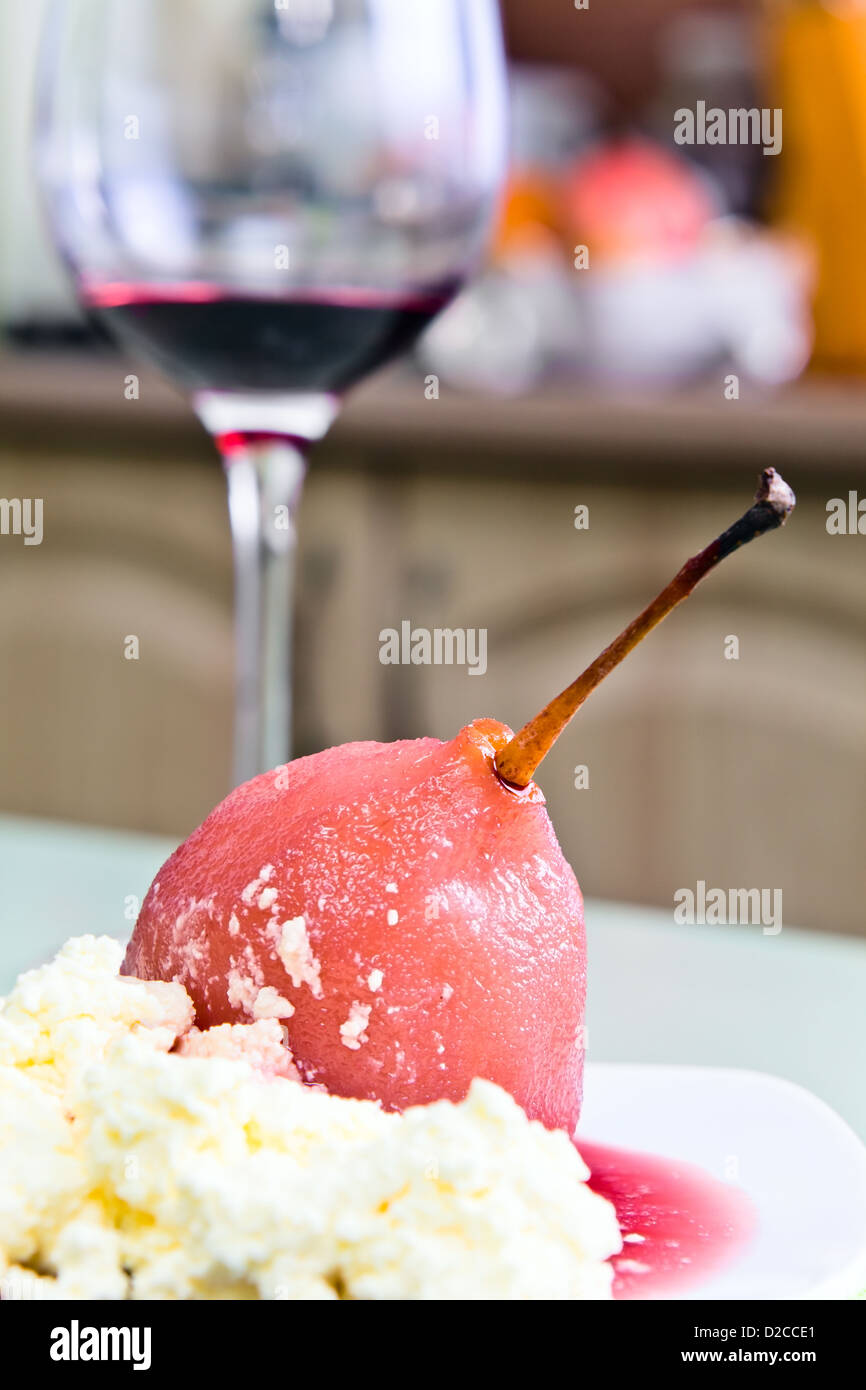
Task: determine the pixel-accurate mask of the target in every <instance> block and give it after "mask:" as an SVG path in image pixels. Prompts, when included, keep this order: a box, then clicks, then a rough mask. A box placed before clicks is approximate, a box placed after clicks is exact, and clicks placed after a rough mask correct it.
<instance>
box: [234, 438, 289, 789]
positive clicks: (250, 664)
mask: <svg viewBox="0 0 866 1390" xmlns="http://www.w3.org/2000/svg"><path fill="white" fill-rule="evenodd" d="M223 462H224V465H225V471H226V477H227V479H228V494H229V518H230V522H231V531H232V545H233V549H234V565H235V633H236V636H235V644H236V677H235V678H236V683H237V691H236V706H235V749H234V779H235V783H236V784H239V783H241V782H246V781H248V780H249V779H250V778H251V777H255V776H256V775H257V773H260V772H264V771H267V770H268V769H269V768H272V767H278V766H279V765H280V764H282V763H285V762H288V760H289V758H290V757H291V726H292V627H293V622H292V619H293V610H294V584H295V552H296V547H297V532H296V517H297V509H298V504H299V502H300V498H301V492H302V490H303V484H304V474H305V472H306V456H305V453H304V451H303V450H302V448H300V447H297V446H296V445H295V444H293V443H292V442H291V441H289V440H280V439H269V440H267V441H264V442H263V441H249V442H245V443H243V444H242V445H240V446H237V445H235V446H234V447H232V448H231V450H226V451H224V452H223Z"/></svg>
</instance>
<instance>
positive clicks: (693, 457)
mask: <svg viewBox="0 0 866 1390" xmlns="http://www.w3.org/2000/svg"><path fill="white" fill-rule="evenodd" d="M132 370H136V371H137V372H138V375H139V378H140V383H141V388H140V389H141V395H140V399H139V400H137V401H127V400H126V399H125V397H124V379H125V377H126V374H127V372H129V371H132ZM0 429H2V437H3V439H4V440H5V441H6V443H7V444H15V445H17V446H20V447H27V446H31V447H36V446H38V447H43V446H44V445H45V444H46V443H47V442H53V443H56V442H57V441H58V439H62V442H63V447H64V449H65V450H68V451H72V452H77V451H86V452H88V453H93V452H94V451H98V450H100V449H102V448H106V447H112V446H113V445H115V444H117V443H118V442H119V441H121V440H122V443H123V447H124V449H125V450H126V451H127V452H129V451H132V452H139V451H143V452H151V453H153V452H154V451H156V450H158V453H157V461H158V456H160V455H166V456H167V455H170V453H171V452H172V451H173V450H175V449H183V451H184V452H186V453H190V452H191V451H194V452H195V453H196V454H199V455H200V456H201V457H202V459H208V458H210V457H212V455H211V454H210V445H209V443H208V441H207V440H206V439H205V437H204V435H203V432H202V430H201V428H200V427H199V426H198V424H197V422H196V421H195V419H194V417H193V416H192V414H191V412H190V410H189V407H188V405H187V404H186V402H185V400H184V399H183V397H182V396H181V395H180V394H179V393H178V392H176V391H175V390H173V389H172V388H171V387H170V386H168V385H167V384H166V383H165V382H164V381H163V380H162V379H161V378H160V377H158V376H157V375H156V374H155V373H153V372H150V371H147V370H146V369H143V368H141V367H137V368H132V367H131V366H129V365H128V364H127V363H126V362H124V361H122V360H121V359H119V358H118V359H113V358H111V357H110V356H108V355H105V356H90V357H88V356H84V355H78V354H74V353H69V354H68V355H58V354H42V353H39V352H37V351H31V352H6V353H3V354H0ZM864 450H866V381H864V382H856V383H855V382H839V381H835V380H834V381H830V380H821V379H818V378H814V379H807V380H805V381H802V382H800V383H798V384H796V385H795V386H793V387H788V388H786V389H784V390H780V391H777V392H769V391H759V390H752V389H751V388H749V387H746V388H745V389H744V394H743V396H742V398H741V399H740V400H739V401H726V400H724V398H723V396H722V393H721V389H720V387H719V385H717V384H714V385H713V387H712V389H710V388H708V387H700V388H694V389H688V390H679V391H671V392H662V391H658V390H657V391H637V390H631V391H627V392H617V391H606V390H604V389H601V388H598V387H593V386H590V385H587V384H585V383H583V384H575V385H574V386H571V385H560V386H556V387H548V388H545V389H544V390H542V391H538V392H535V393H533V394H531V395H527V396H520V397H502V398H498V397H489V396H488V397H481V396H478V395H473V394H468V393H464V392H461V391H459V390H457V389H455V388H451V387H449V386H447V384H443V387H442V392H441V397H440V399H439V400H436V401H429V400H426V399H425V396H424V387H423V382H422V380H421V378H420V377H419V376H416V375H413V374H412V372H411V371H408V370H407V369H406V368H401V369H398V370H396V371H390V372H387V373H385V374H383V375H381V376H379V377H378V378H377V379H376V380H374V381H373V382H370V383H368V384H366V385H365V386H363V387H361V388H360V389H359V390H358V391H356V392H355V393H354V395H353V396H352V397H351V398H350V400H349V402H348V404H347V406H346V409H345V411H344V413H343V415H342V417H341V418H340V420H339V421H338V423H337V424H336V425H335V427H334V429H333V431H332V433H331V435H330V436H329V438H328V440H327V441H325V443H324V444H323V445H322V446H321V448H320V450H319V453H318V455H317V457H318V458H319V460H320V462H321V463H323V464H326V463H327V462H328V461H329V460H330V461H336V460H338V461H339V462H340V464H341V465H342V466H357V467H368V468H369V467H371V466H374V467H380V466H381V467H383V468H388V467H391V466H394V465H395V464H397V465H399V467H400V468H401V469H405V468H412V469H419V470H424V471H426V470H429V469H431V468H435V470H436V471H441V472H449V471H460V472H461V473H465V472H466V471H467V469H468V470H473V469H474V470H477V471H478V472H479V473H487V472H489V471H490V469H491V466H495V467H497V468H501V469H503V470H504V471H506V472H510V473H514V472H515V471H521V472H523V471H525V469H526V468H527V466H531V467H532V468H533V470H537V471H538V472H539V473H541V474H551V475H553V476H559V477H563V476H570V475H573V476H586V475H587V474H588V473H598V474H600V475H603V476H604V477H605V479H606V480H607V481H610V482H615V481H617V480H618V479H621V480H622V481H624V482H633V481H634V480H635V478H636V477H637V478H643V479H644V480H645V479H646V478H647V476H648V475H650V476H659V470H661V471H662V473H663V474H666V475H667V476H669V477H678V476H679V475H682V474H684V473H685V472H686V471H688V473H689V477H690V480H691V481H693V482H694V484H695V485H700V484H701V483H702V482H703V481H712V482H713V483H714V484H715V483H717V482H718V480H719V476H720V474H721V475H724V474H727V473H733V472H735V471H737V472H738V471H740V470H741V469H742V467H743V464H744V462H749V463H750V464H751V465H754V464H757V465H758V466H762V465H767V464H776V465H777V466H780V467H782V466H785V465H787V466H788V467H789V468H791V470H792V471H793V472H796V473H799V474H800V476H801V477H802V478H805V479H807V480H808V479H810V478H811V479H814V480H815V481H816V482H817V481H818V480H819V479H820V480H821V481H820V485H821V486H826V485H828V484H829V483H830V482H831V481H832V480H834V479H836V478H838V479H839V481H840V482H842V481H844V480H845V479H849V478H850V479H854V478H859V477H860V476H861V475H862V462H863V454H864ZM614 460H615V461H616V464H617V477H612V476H611V475H610V473H609V468H610V464H611V462H612V461H614Z"/></svg>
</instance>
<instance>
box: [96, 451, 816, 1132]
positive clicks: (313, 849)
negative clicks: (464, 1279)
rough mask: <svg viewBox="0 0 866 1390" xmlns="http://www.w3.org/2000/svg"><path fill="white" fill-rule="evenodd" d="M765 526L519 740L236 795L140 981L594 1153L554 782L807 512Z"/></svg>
mask: <svg viewBox="0 0 866 1390" xmlns="http://www.w3.org/2000/svg"><path fill="white" fill-rule="evenodd" d="M794 500H795V499H794V495H793V493H792V492H791V490H790V488H788V486H787V484H786V483H784V482H783V481H782V479H781V478H779V477H778V475H777V474H776V473H775V471H774V470H773V469H767V470H765V472H764V473H763V474H762V477H761V484H760V487H759V489H758V493H757V495H756V498H755V502H754V504H753V506H752V507H751V508H750V509H749V511H748V512H746V513H745V515H744V516H743V517H741V518H740V519H739V520H738V521H737V522H735V523H734V525H733V526H731V527H730V528H729V529H728V530H727V531H725V532H724V533H723V534H722V535H721V536H719V537H718V538H717V539H716V540H714V541H712V542H711V543H710V545H708V546H707V547H706V548H705V549H704V550H703V551H701V552H700V553H699V554H698V555H696V556H694V557H693V558H692V559H690V560H688V561H687V562H686V564H685V565H684V566H683V567H682V569H681V570H680V571H679V572H678V573H677V575H676V576H675V577H674V579H673V580H672V581H671V583H670V584H668V585H667V587H666V588H665V589H664V590H663V591H662V592H661V594H659V595H658V597H657V598H656V599H654V600H653V602H652V603H650V604H649V605H648V607H647V608H646V609H644V611H643V613H641V614H640V615H639V616H638V617H637V618H635V620H634V621H633V622H632V623H630V624H629V626H628V627H627V628H626V629H625V630H624V632H622V633H621V634H620V636H619V637H617V638H616V640H615V641H614V642H613V643H612V644H611V645H610V646H609V647H608V648H606V649H605V651H604V652H602V653H601V655H600V656H599V657H598V658H596V660H595V661H594V662H593V663H592V664H591V666H589V667H588V668H587V670H586V671H585V672H584V673H583V675H582V676H580V677H579V678H578V679H577V680H576V681H575V682H573V684H572V685H570V686H569V687H568V688H567V689H566V690H564V691H563V692H562V693H561V694H560V695H559V696H557V697H556V699H554V700H553V701H551V702H550V704H549V705H547V706H546V707H545V708H544V709H543V710H542V711H541V713H540V714H539V715H537V716H536V717H535V718H534V719H533V720H531V721H530V722H529V723H528V724H527V725H526V726H525V727H524V728H523V729H522V730H521V731H520V732H519V733H518V734H517V735H512V732H511V730H510V729H509V728H507V726H506V725H504V724H500V723H498V722H496V721H495V720H492V719H478V720H475V721H474V722H473V723H472V724H469V725H468V726H467V727H466V728H464V729H462V730H461V731H460V733H459V734H458V735H457V736H456V738H454V739H452V740H451V741H450V742H447V743H443V742H440V741H439V740H438V739H432V738H424V739H418V740H414V741H404V742H399V743H392V744H380V743H353V744H346V745H344V746H342V747H338V748H331V749H328V750H326V751H325V752H321V753H317V754H315V755H313V756H312V757H307V758H300V759H298V760H297V761H296V762H293V763H290V764H288V765H287V766H285V767H282V768H277V769H276V770H275V771H272V772H266V773H263V774H261V775H260V776H259V777H256V778H254V779H253V780H252V781H250V782H247V783H245V784H244V785H243V786H240V787H238V788H236V790H235V791H233V792H232V793H231V794H230V795H229V796H228V797H227V798H226V800H225V801H223V802H222V803H221V804H220V805H219V806H217V808H216V809H215V810H214V811H213V812H212V813H211V814H210V816H208V818H207V820H206V821H205V822H204V823H203V824H202V825H201V826H200V827H199V828H198V829H197V830H195V831H194V832H193V833H192V835H190V837H189V839H188V840H186V841H185V842H184V843H183V844H182V845H181V846H180V848H179V849H178V850H177V851H176V852H175V853H174V854H173V855H172V856H171V858H170V859H169V860H168V862H167V863H166V864H165V865H164V867H163V868H162V869H161V870H160V872H159V874H158V876H157V878H156V880H155V881H154V883H153V885H152V886H151V888H150V890H149V892H148V894H147V897H146V899H145V901H144V904H143V906H142V909H141V913H140V915H139V918H138V921H137V923H136V927H135V931H134V934H133V937H132V940H131V942H130V945H129V948H128V950H127V952H126V958H125V960H124V965H123V970H124V973H126V974H130V975H138V976H141V977H143V978H145V979H158V980H176V981H178V982H179V983H181V984H183V985H184V987H185V988H186V989H187V991H188V992H189V994H190V995H191V997H192V1000H193V1003H194V1004H195V1008H196V1022H197V1023H198V1026H199V1027H200V1028H207V1027H210V1026H212V1025H214V1024H221V1023H233V1022H235V1023H238V1022H240V1023H243V1022H246V1023H249V1022H253V1021H255V1020H257V1019H261V1018H276V1019H279V1020H280V1021H281V1023H282V1024H283V1025H284V1028H285V1037H286V1042H287V1045H288V1047H289V1049H290V1050H291V1053H292V1055H293V1058H294V1063H295V1066H296V1067H297V1069H298V1071H299V1073H300V1075H301V1077H302V1078H303V1080H304V1081H305V1082H307V1083H308V1084H311V1085H320V1086H323V1087H325V1088H326V1089H327V1090H328V1091H331V1092H334V1093H336V1094H338V1095H342V1096H349V1097H357V1098H364V1099H370V1100H378V1101H380V1102H381V1103H382V1104H383V1105H384V1106H385V1107H386V1108H389V1109H404V1108H405V1107H407V1106H410V1105H417V1104H423V1103H425V1102H428V1101H433V1100H438V1099H441V1098H447V1099H451V1100H459V1099H462V1098H463V1097H464V1096H465V1095H466V1093H467V1091H468V1089H469V1086H470V1084H471V1082H472V1080H473V1079H474V1078H475V1077H482V1078H484V1079H486V1080H488V1081H493V1082H496V1083H497V1084H498V1085H500V1086H502V1087H503V1088H504V1089H505V1090H506V1091H508V1092H509V1093H510V1094H511V1095H512V1096H513V1097H514V1098H515V1099H516V1100H517V1101H518V1103H519V1104H520V1105H521V1106H522V1107H523V1108H524V1110H525V1111H526V1113H527V1114H528V1115H529V1116H530V1118H532V1119H537V1120H540V1121H542V1123H543V1124H545V1125H546V1126H548V1127H549V1128H561V1129H565V1130H566V1131H568V1133H570V1134H572V1133H573V1132H574V1129H575V1126H576V1124H577V1120H578V1116H579V1113H580V1100H581V1086H582V1075H583V1052H584V1002H585V990H586V948H585V941H584V923H583V900H582V897H581V892H580V888H579V887H578V883H577V879H576V878H575V876H574V873H573V872H572V870H571V868H570V867H569V865H568V863H567V862H566V860H565V858H564V857H563V854H562V851H561V850H560V847H559V844H558V842H557V839H556V835H555V833H554V830H553V826H552V824H551V822H550V819H549V817H548V815H547V811H546V809H545V805H544V797H543V795H542V793H541V791H540V790H539V788H538V787H537V786H536V784H535V783H534V781H533V780H532V778H533V774H534V772H535V769H536V767H537V766H538V764H539V763H540V761H541V759H542V758H543V757H544V756H545V754H546V753H547V752H548V751H549V749H550V747H551V746H552V744H553V742H554V740H555V739H556V738H557V737H558V735H559V734H560V733H561V731H562V729H563V728H564V727H565V725H566V724H567V723H568V721H569V720H570V719H571V717H572V715H573V714H574V713H575V711H576V710H577V709H578V708H579V707H580V705H581V704H582V703H583V701H584V700H585V699H586V698H587V696H588V695H589V694H590V693H591V692H592V691H593V690H594V689H595V688H596V686H597V685H598V684H599V683H600V682H601V680H603V678H604V677H605V676H606V675H607V674H608V673H609V672H610V671H611V670H612V669H613V668H614V667H615V666H616V665H618V664H619V662H620V661H622V660H623V658H624V657H625V656H626V655H627V654H628V652H630V651H631V650H632V649H633V648H634V647H635V646H636V645H637V643H638V642H639V641H640V640H641V639H642V638H643V637H644V636H645V635H646V633H647V632H649V631H650V630H651V629H652V628H653V627H655V626H656V625H657V624H658V623H659V622H661V620H662V619H663V618H664V617H665V616H666V615H667V613H669V612H670V611H671V609H672V608H673V607H675V606H676V604H678V603H679V602H680V601H681V600H682V599H684V598H686V597H687V596H688V594H690V593H691V591H692V589H694V587H695V585H696V584H697V583H698V582H699V580H700V579H702V578H703V577H704V575H705V574H707V573H708V572H709V571H710V570H711V569H712V568H714V566H715V565H717V564H718V563H719V561H720V560H722V559H724V557H725V556H726V555H729V554H731V553H732V551H734V550H736V549H738V548H739V547H740V546H741V545H743V544H745V543H746V542H748V541H750V540H752V539H754V538H755V537H756V536H759V535H761V534H763V533H764V532H766V531H770V530H772V529H775V528H776V527H778V526H780V525H782V524H783V523H784V521H785V520H786V519H787V517H788V515H789V513H790V511H791V509H792V508H793V506H794Z"/></svg>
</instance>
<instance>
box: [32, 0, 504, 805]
mask: <svg viewBox="0 0 866 1390" xmlns="http://www.w3.org/2000/svg"><path fill="white" fill-rule="evenodd" d="M504 88H505V82H504V62H503V54H502V41H501V31H500V24H499V16H498V10H497V6H496V3H495V0H50V2H49V5H48V8H47V16H46V22H45V34H44V41H43V51H42V59H41V70H40V77H39V83H38V101H37V125H36V154H37V167H38V170H39V174H40V178H41V182H42V186H43V189H44V194H45V200H46V203H47V207H48V213H49V218H50V221H51V225H52V227H53V231H54V235H55V238H56V241H57V243H58V245H59V248H60V250H61V252H62V254H63V256H64V257H65V259H66V261H67V262H68V263H69V265H70V267H71V269H72V272H73V275H74V277H75V282H76V285H77V288H78V293H79V296H80V298H81V300H82V301H83V303H84V304H85V305H86V306H88V308H89V309H91V310H92V311H94V312H95V313H96V314H97V315H98V317H99V318H101V319H102V320H104V321H105V323H106V324H107V325H108V326H109V328H110V329H111V330H112V331H113V332H114V333H115V334H116V335H117V337H118V338H119V339H120V341H121V342H122V343H123V344H124V345H125V346H126V347H127V348H129V349H130V350H131V351H132V353H133V354H140V355H142V356H143V357H145V358H149V359H150V360H151V361H153V362H154V363H156V364H157V365H158V366H159V367H160V368H161V369H162V370H163V371H164V372H165V373H166V374H167V375H168V376H169V377H170V378H172V379H173V380H174V381H175V382H176V383H177V384H179V385H180V386H181V387H183V388H184V389H185V391H187V392H188V393H189V395H190V398H191V401H192V404H193V407H194V409H195V411H196V412H197V414H198V416H199V418H200V419H201V421H202V422H203V424H204V425H205V427H206V428H207V430H208V431H209V432H210V434H211V435H212V436H213V438H214V440H215V441H216V444H217V447H218V448H219V451H220V453H221V455H222V458H223V461H224V465H225V471H226V475H227V479H228V495H229V517H230V523H231V529H232V537H233V546H234V557H235V598H236V630H237V636H236V644H237V651H236V662H237V704H236V732H235V778H236V780H237V781H238V782H240V781H245V780H246V779H247V778H249V777H252V776H254V775H255V774H256V773H258V772H261V771H262V770H264V769H266V768H270V767H274V766H276V765H278V764H280V763H283V762H286V761H287V760H288V758H289V756H290V723H291V709H290V698H291V669H290V666H291V627H292V586H293V571H294V552H295V517H296V512H297V506H298V501H299V498H300V494H301V489H302V485H303V480H304V474H305V467H306V459H307V454H308V451H309V448H310V446H311V445H312V444H314V443H315V442H316V441H317V440H319V439H321V438H322V436H323V435H324V434H325V432H326V431H327V430H328V428H329V426H330V425H331V423H332V422H333V420H334V418H335V417H336V414H337V412H338V410H339V408H340V403H341V400H342V398H343V395H344V393H345V392H346V391H347V390H348V389H349V388H350V387H351V386H352V385H353V384H354V383H355V382H357V381H359V380H360V379H361V378H362V377H363V376H365V375H366V374H367V373H369V372H372V371H373V370H375V369H376V368H377V367H379V366H381V365H382V364H383V363H385V362H386V361H388V360H389V359H390V358H392V357H394V356H395V355H397V354H398V353H400V352H402V351H403V350H404V349H406V348H408V347H409V346H410V345H411V344H412V343H413V341H414V340H415V339H416V338H417V336H418V334H419V333H420V332H421V331H422V330H423V329H424V327H425V326H426V325H427V324H428V323H429V321H430V320H431V318H432V317H433V316H434V315H435V314H436V313H437V312H438V311H439V309H441V308H442V307H443V306H444V305H445V304H446V303H448V301H449V300H450V299H451V298H452V297H453V295H454V294H455V293H456V291H457V290H458V289H459V287H460V286H461V284H462V283H463V282H464V280H465V279H466V277H467V275H469V274H470V273H471V271H472V269H473V268H474V267H475V265H476V264H477V262H478V261H479V259H480V256H481V254H482V252H483V249H484V244H485V240H486V235H487V232H488V228H489V224H490V221H491V218H492V216H493V213H494V210H495V205H496V200H497V194H498V190H499V187H500V183H501V179H502V175H503V169H504V163H505V145H506V140H505V97H504Z"/></svg>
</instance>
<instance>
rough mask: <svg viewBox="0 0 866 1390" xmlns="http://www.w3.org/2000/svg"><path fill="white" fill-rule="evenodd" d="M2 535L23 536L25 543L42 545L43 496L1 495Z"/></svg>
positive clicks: (0, 523) (0, 516)
mask: <svg viewBox="0 0 866 1390" xmlns="http://www.w3.org/2000/svg"><path fill="white" fill-rule="evenodd" d="M0 536H23V537H24V544H25V545H41V544H42V498H41V497H0Z"/></svg>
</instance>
